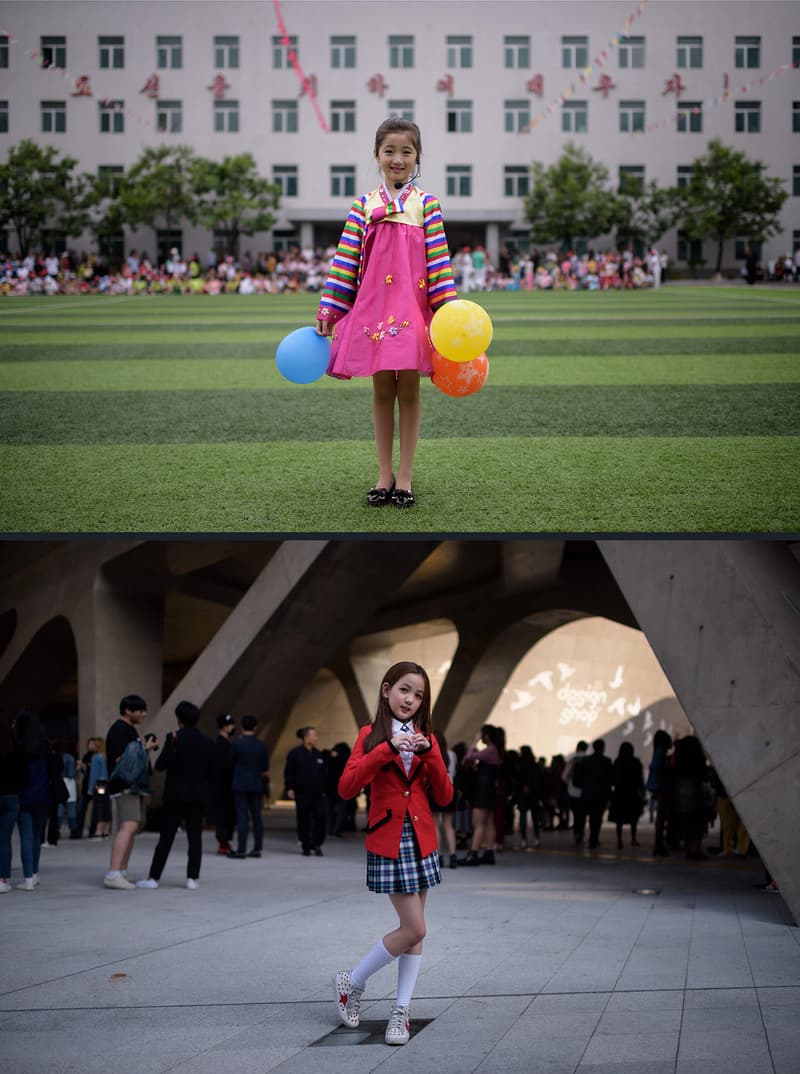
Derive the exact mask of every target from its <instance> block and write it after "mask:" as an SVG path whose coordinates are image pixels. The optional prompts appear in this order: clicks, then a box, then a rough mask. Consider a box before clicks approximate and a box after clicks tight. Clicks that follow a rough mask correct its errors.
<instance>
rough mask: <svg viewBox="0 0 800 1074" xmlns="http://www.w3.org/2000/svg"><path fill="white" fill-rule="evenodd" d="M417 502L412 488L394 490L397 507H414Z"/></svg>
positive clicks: (393, 500) (394, 501)
mask: <svg viewBox="0 0 800 1074" xmlns="http://www.w3.org/2000/svg"><path fill="white" fill-rule="evenodd" d="M416 502H417V501H416V500H415V499H414V493H413V492H412V491H411V489H393V490H392V503H393V504H394V506H395V507H413V506H414V504H415V503H416Z"/></svg>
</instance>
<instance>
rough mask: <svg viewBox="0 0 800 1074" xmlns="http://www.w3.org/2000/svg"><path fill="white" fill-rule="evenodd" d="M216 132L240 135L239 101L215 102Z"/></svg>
mask: <svg viewBox="0 0 800 1074" xmlns="http://www.w3.org/2000/svg"><path fill="white" fill-rule="evenodd" d="M214 131H215V133H217V134H238V133H239V102H238V101H214Z"/></svg>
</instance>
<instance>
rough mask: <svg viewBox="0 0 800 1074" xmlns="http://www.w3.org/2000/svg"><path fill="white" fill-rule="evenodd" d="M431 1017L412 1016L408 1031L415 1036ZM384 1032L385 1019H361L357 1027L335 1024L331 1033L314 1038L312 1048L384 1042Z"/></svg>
mask: <svg viewBox="0 0 800 1074" xmlns="http://www.w3.org/2000/svg"><path fill="white" fill-rule="evenodd" d="M432 1021H433V1019H432V1018H412V1019H411V1028H410V1033H411V1036H412V1037H415V1036H416V1035H417V1033H419V1032H420V1030H423V1029H424V1028H425V1026H427V1025H430V1023H431V1022H432ZM385 1033H386V1019H385V1018H384V1019H382V1020H381V1021H380V1022H367V1021H362V1022H361V1025H360V1026H359V1027H358V1029H348V1028H347V1027H346V1026H337V1027H336V1029H334V1030H333V1032H332V1033H327V1034H326V1035H325V1036H324V1037H321V1038H320V1039H319V1040H315V1041H314V1043H313V1044H312V1045H311V1047H312V1048H341V1047H344V1048H346V1047H347V1046H348V1045H353V1044H384V1043H385V1042H384V1039H383V1038H384V1034H385Z"/></svg>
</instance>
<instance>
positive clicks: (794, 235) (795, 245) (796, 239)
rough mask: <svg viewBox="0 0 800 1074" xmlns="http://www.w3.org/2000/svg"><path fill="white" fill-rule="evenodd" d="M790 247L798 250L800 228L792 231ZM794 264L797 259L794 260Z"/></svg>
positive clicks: (799, 246) (799, 247) (799, 248)
mask: <svg viewBox="0 0 800 1074" xmlns="http://www.w3.org/2000/svg"><path fill="white" fill-rule="evenodd" d="M792 249H793V250H795V251H797V250H800V230H798V229H797V228H795V229H794V231H793V232H792ZM795 257H796V254H795ZM795 265H797V260H795Z"/></svg>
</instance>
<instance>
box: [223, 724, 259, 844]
mask: <svg viewBox="0 0 800 1074" xmlns="http://www.w3.org/2000/svg"><path fill="white" fill-rule="evenodd" d="M257 727H258V720H257V719H256V718H255V716H242V737H241V738H240V739H239V740H238V742H234V743H233V784H232V786H233V797H234V800H235V802H236V838H237V845H236V853H235V854H233V853H231V854H229V855H228V857H229V858H260V857H261V846H262V844H263V840H264V825H263V822H262V820H261V799H262V797H263V794H264V787H263V781H264V780H265V779H267V778H268V777H269V752H268V751H267V747H266V745H265V744H264V743H263V742H262V741H261V739H260V738H258V737H257V736H256V728H257ZM248 817H249V818H250V819H251V820H252V824H253V849H252V850H251V851H250V853H249V854H246V853H245V851H246V849H247V826H248Z"/></svg>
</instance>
